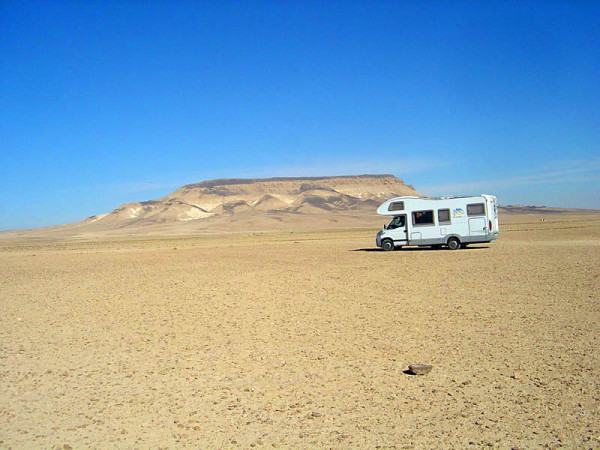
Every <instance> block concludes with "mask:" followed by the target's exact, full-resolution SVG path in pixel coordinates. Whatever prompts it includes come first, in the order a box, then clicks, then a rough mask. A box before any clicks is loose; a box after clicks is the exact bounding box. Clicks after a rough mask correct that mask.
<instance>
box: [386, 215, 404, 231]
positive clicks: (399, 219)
mask: <svg viewBox="0 0 600 450" xmlns="http://www.w3.org/2000/svg"><path fill="white" fill-rule="evenodd" d="M404 225H406V216H396V217H394V218H393V219H392V220H391V221H390V223H389V225H388V226H387V228H388V230H393V229H394V228H404Z"/></svg>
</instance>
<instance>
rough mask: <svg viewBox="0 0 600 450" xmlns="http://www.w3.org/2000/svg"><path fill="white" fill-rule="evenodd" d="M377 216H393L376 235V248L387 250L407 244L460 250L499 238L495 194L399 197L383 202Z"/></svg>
mask: <svg viewBox="0 0 600 450" xmlns="http://www.w3.org/2000/svg"><path fill="white" fill-rule="evenodd" d="M377 214H380V215H382V216H393V217H392V220H391V221H390V223H389V224H387V225H384V227H383V229H382V230H381V231H379V232H378V233H377V239H376V243H377V246H378V247H381V248H382V249H383V250H386V251H388V250H394V248H401V247H404V246H405V245H427V246H433V247H442V246H443V245H446V246H448V248H449V249H451V250H458V249H459V248H460V247H461V246H462V247H466V246H467V245H468V244H475V243H484V242H493V241H495V240H496V239H498V232H499V229H498V203H497V200H496V197H494V196H493V195H485V194H483V195H477V196H472V197H436V198H423V197H396V198H392V199H390V200H388V201H386V202H384V203H382V204H381V206H379V208H377Z"/></svg>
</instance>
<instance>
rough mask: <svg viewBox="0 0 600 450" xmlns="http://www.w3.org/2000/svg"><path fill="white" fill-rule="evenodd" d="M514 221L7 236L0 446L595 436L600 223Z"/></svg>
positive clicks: (379, 443)
mask: <svg viewBox="0 0 600 450" xmlns="http://www.w3.org/2000/svg"><path fill="white" fill-rule="evenodd" d="M517 219H518V218H517ZM517 219H515V218H514V217H513V218H512V220H511V223H509V224H505V225H504V227H503V228H502V229H501V236H500V240H499V241H498V242H497V243H492V244H486V245H477V246H472V247H469V248H467V249H464V250H459V251H449V250H430V249H406V250H401V251H396V252H385V253H384V252H381V251H377V249H375V248H374V247H373V246H374V237H375V232H376V230H368V231H364V230H362V231H361V230H346V231H344V230H340V231H328V232H304V233H262V234H260V233H251V234H236V235H230V236H203V237H194V238H179V239H153V240H139V239H137V240H120V241H109V242H89V243H71V244H68V243H62V244H56V245H52V244H48V245H38V246H25V245H23V246H13V247H4V248H0V286H1V290H0V307H1V311H2V314H1V315H0V447H8V448H22V447H50V448H52V447H57V448H69V447H73V448H79V447H90V446H91V447H139V448H146V447H152V448H160V447H168V448H172V447H181V446H186V445H187V446H194V447H196V446H203V447H218V448H222V447H249V446H250V447H260V446H263V447H285V448H289V447H296V448H298V447H319V448H347V447H369V448H373V447H375V448H378V447H379V448H414V447H424V448H433V447H455V448H465V447H470V446H472V447H473V448H480V447H484V446H491V447H500V448H533V447H549V448H557V447H567V448H573V447H578V448H599V447H600V377H599V376H598V370H599V368H600V356H599V352H598V348H600V270H599V269H598V268H599V267H600V220H599V219H598V218H597V216H596V218H589V219H586V220H581V219H577V220H575V219H574V220H570V219H569V217H566V216H560V217H549V218H548V219H546V221H544V222H535V221H532V220H524V221H522V222H519V220H517ZM415 363H421V364H430V365H432V366H433V369H432V371H431V372H430V373H429V374H428V375H425V376H414V375H410V374H408V373H406V369H407V367H408V365H409V364H415Z"/></svg>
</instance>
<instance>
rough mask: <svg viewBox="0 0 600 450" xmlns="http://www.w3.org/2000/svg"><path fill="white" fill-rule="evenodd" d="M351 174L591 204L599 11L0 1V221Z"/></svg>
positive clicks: (27, 223)
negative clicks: (212, 183) (229, 182)
mask: <svg viewBox="0 0 600 450" xmlns="http://www.w3.org/2000/svg"><path fill="white" fill-rule="evenodd" d="M358 173H392V174H394V175H396V176H398V177H400V178H402V179H403V180H405V181H406V182H407V183H410V184H413V185H414V186H415V188H416V189H417V190H418V191H420V192H422V193H425V194H429V195H438V194H440V195H451V194H468V193H482V192H485V193H491V194H496V195H497V196H498V197H499V200H500V202H501V203H502V204H535V205H551V206H567V207H582V208H583V207H589V208H599V209H600V2H591V1H562V2H559V1H537V2H527V1H516V2H510V1H508V2H507V1H502V2H492V1H490V2H460V1H458V2H454V1H453V2H450V1H447V2H445V1H429V2H427V1H426V2H416V1H415V2H402V1H343V2H335V1H327V0H323V1H301V0H294V1H292V0H289V1H285V0H281V1H241V0H240V1H234V2H221V1H215V2H210V1H205V2H202V1H189V2H186V1H158V0H154V1H139V2H136V1H103V2H82V1H73V2H66V1H63V2H61V1H51V2H50V1H38V2H29V1H10V0H4V1H2V2H0V229H11V228H31V227H37V226H46V225H53V224H60V223H66V222H71V221H77V220H80V219H83V218H85V217H87V216H90V215H93V214H99V213H104V212H108V211H110V210H112V209H114V208H116V207H117V206H119V205H120V204H121V203H125V202H131V201H140V200H148V199H152V198H157V197H160V196H162V195H166V194H167V193H169V192H171V191H173V190H174V189H176V188H177V187H179V186H181V185H183V184H186V183H193V182H197V181H201V180H205V179H211V178H229V177H269V176H316V175H329V174H331V175H342V174H358Z"/></svg>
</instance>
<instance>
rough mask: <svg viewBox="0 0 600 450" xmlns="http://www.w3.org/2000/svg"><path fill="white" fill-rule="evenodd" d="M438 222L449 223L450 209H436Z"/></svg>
mask: <svg viewBox="0 0 600 450" xmlns="http://www.w3.org/2000/svg"><path fill="white" fill-rule="evenodd" d="M438 222H439V223H444V222H446V223H450V210H449V209H440V210H438Z"/></svg>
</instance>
